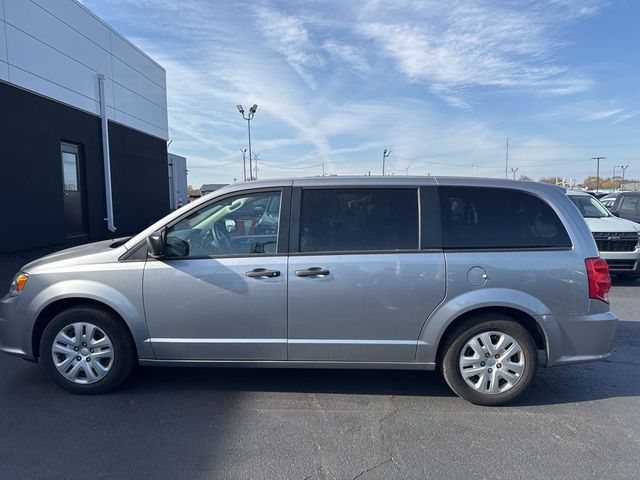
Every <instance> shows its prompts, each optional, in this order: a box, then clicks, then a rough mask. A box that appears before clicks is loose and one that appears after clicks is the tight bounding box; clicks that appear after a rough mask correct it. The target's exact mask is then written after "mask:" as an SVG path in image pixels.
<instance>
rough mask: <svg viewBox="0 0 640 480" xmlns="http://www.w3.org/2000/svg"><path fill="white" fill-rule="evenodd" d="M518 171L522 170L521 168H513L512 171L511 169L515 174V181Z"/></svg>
mask: <svg viewBox="0 0 640 480" xmlns="http://www.w3.org/2000/svg"><path fill="white" fill-rule="evenodd" d="M518 170H520V168H512V169H511V173H513V179H514V180H515V179H516V172H517V171H518Z"/></svg>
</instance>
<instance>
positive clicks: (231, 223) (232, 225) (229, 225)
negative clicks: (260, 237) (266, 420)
mask: <svg viewBox="0 0 640 480" xmlns="http://www.w3.org/2000/svg"><path fill="white" fill-rule="evenodd" d="M224 228H225V229H226V230H227V232H228V233H231V232H235V231H236V230H237V229H238V225H236V221H235V220H234V219H232V218H227V219H226V220H225V221H224Z"/></svg>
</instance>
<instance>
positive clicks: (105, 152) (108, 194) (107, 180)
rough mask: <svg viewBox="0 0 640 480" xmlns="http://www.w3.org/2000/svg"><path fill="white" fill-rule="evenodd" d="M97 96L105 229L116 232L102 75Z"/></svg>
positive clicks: (107, 122) (107, 120)
mask: <svg viewBox="0 0 640 480" xmlns="http://www.w3.org/2000/svg"><path fill="white" fill-rule="evenodd" d="M98 95H99V97H100V125H101V128H102V163H103V167H104V191H105V201H106V207H107V218H105V220H106V221H107V229H108V230H109V231H110V232H115V231H116V226H115V223H114V220H113V192H112V190H111V154H110V153H109V119H108V118H107V103H106V100H105V89H104V75H103V74H102V73H99V74H98Z"/></svg>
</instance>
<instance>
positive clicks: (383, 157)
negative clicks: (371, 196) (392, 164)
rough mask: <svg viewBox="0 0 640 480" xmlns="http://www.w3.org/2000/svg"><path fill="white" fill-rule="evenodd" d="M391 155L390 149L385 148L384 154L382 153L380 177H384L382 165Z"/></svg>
mask: <svg viewBox="0 0 640 480" xmlns="http://www.w3.org/2000/svg"><path fill="white" fill-rule="evenodd" d="M389 155H391V149H390V148H385V149H384V152H382V176H383V177H384V164H385V161H386V160H387V157H388V156H389Z"/></svg>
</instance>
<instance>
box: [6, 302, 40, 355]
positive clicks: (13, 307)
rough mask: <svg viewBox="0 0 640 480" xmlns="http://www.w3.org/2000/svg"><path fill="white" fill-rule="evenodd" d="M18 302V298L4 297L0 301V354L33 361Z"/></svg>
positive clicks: (28, 337)
mask: <svg viewBox="0 0 640 480" xmlns="http://www.w3.org/2000/svg"><path fill="white" fill-rule="evenodd" d="M19 301H20V297H19V296H15V297H10V296H9V295H6V296H4V297H2V298H1V299H0V352H4V353H8V354H9V355H16V356H18V357H22V358H24V359H27V360H34V357H33V354H32V352H31V350H32V349H31V342H30V336H29V335H27V334H26V330H25V328H24V327H25V323H24V322H23V321H21V318H20V317H21V315H20V310H19V308H18V303H19Z"/></svg>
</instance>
